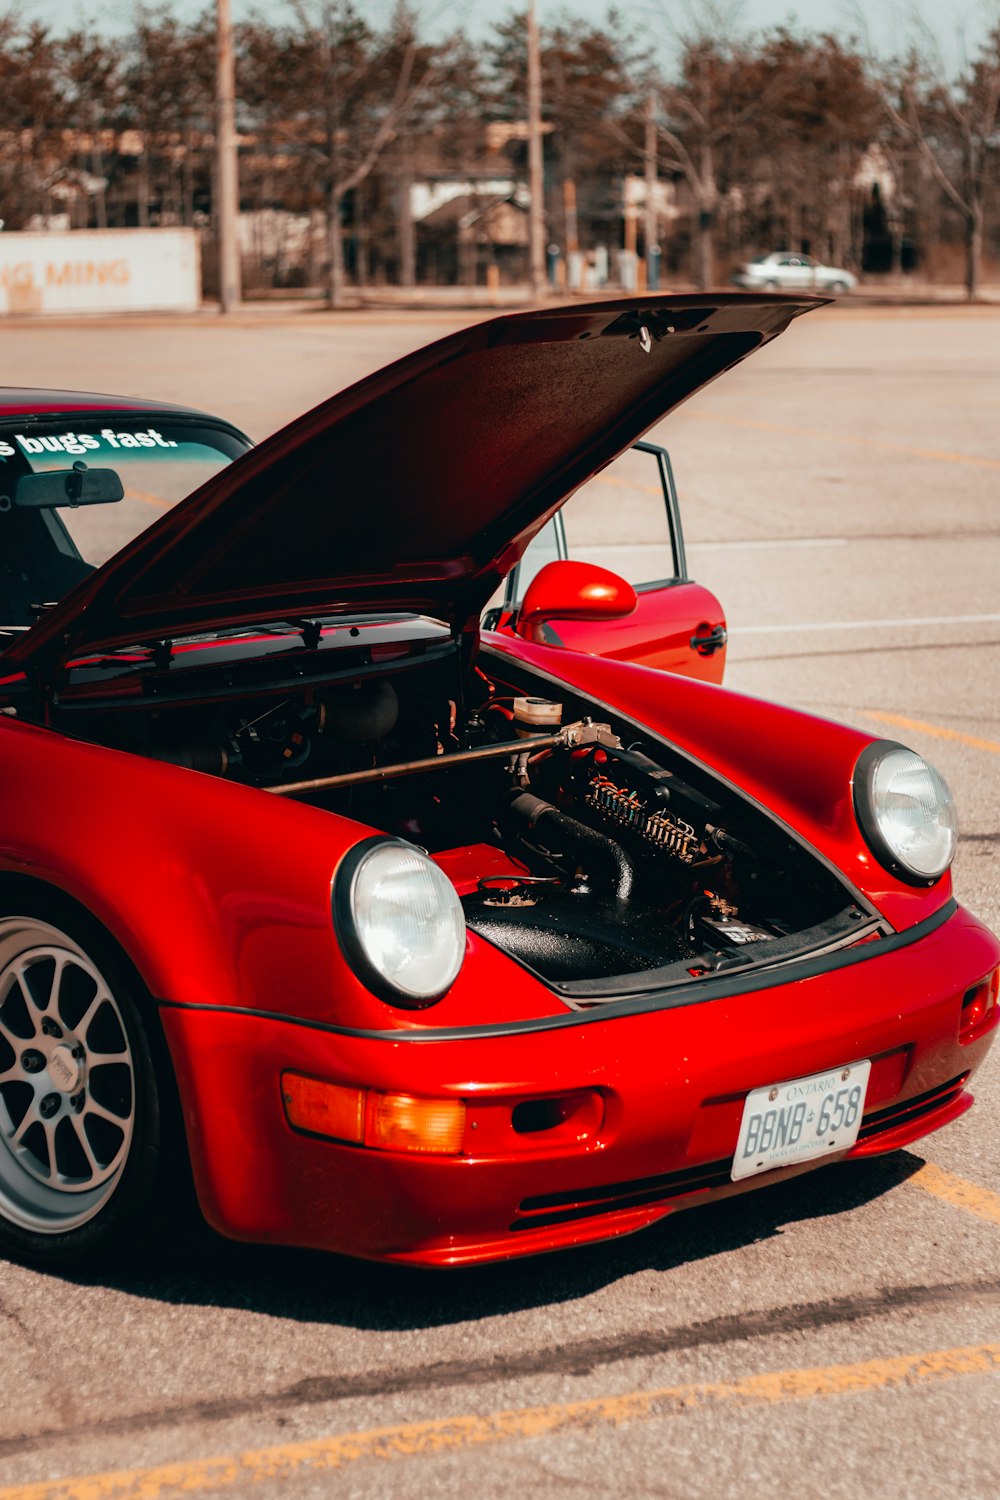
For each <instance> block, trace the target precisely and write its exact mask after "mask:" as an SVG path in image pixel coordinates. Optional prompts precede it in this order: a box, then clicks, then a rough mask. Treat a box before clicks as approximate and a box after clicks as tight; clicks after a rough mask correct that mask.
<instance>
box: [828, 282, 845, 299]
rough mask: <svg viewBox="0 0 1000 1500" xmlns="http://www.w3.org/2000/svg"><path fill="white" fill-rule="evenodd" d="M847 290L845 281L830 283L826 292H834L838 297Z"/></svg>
mask: <svg viewBox="0 0 1000 1500" xmlns="http://www.w3.org/2000/svg"><path fill="white" fill-rule="evenodd" d="M847 289H848V288H847V282H846V281H831V282H830V285H829V287H828V288H827V291H830V292H836V293H837V295H838V296H839V295H840V293H841V292H846V291H847Z"/></svg>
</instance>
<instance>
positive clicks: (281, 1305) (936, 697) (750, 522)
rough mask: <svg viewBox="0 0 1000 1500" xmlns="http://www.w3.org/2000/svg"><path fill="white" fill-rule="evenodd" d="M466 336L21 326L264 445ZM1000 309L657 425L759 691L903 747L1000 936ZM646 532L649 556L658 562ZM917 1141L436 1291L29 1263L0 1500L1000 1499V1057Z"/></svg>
mask: <svg viewBox="0 0 1000 1500" xmlns="http://www.w3.org/2000/svg"><path fill="white" fill-rule="evenodd" d="M473 317H474V315H470V317H469V318H463V316H462V315H461V314H457V313H447V314H434V315H431V314H425V315H422V314H415V313H399V314H392V315H390V314H388V313H384V312H383V313H378V314H364V313H352V314H345V315H326V314H320V313H315V314H301V315H298V316H296V317H291V316H288V317H282V316H280V315H277V314H268V313H247V314H243V315H241V316H240V317H238V318H234V319H232V320H231V321H228V322H223V321H221V320H213V319H183V320H177V321H166V320H161V321H156V320H152V319H141V320H139V319H137V320H135V321H134V322H131V323H126V322H119V323H115V324H112V323H108V324H103V323H97V322H95V323H86V324H84V323H80V324H77V325H68V324H67V325H59V326H57V325H54V324H53V325H50V324H45V325H26V324H25V325H11V326H10V327H8V328H6V329H5V331H4V334H3V340H4V351H5V356H6V358H5V367H4V378H5V379H6V380H7V381H9V382H10V383H15V382H16V383H17V384H20V385H25V386H29V385H40V386H59V387H63V388H67V387H68V388H78V389H92V390H108V391H121V392H127V393H129V394H135V395H143V396H152V397H157V398H161V399H166V400H175V401H183V402H187V403H190V404H193V405H196V406H203V407H206V408H208V409H210V410H215V411H218V412H219V413H221V414H223V415H226V416H229V417H230V418H232V419H233V420H234V421H236V422H237V423H238V424H239V425H241V426H243V427H245V428H246V429H247V430H248V431H249V432H250V433H251V434H252V435H253V436H254V437H257V438H260V437H262V436H264V435H265V434H267V433H268V432H270V431H273V430H274V429H275V428H277V427H278V426H280V425H282V424H283V423H284V422H285V421H287V420H288V419H290V418H291V417H293V416H295V415H296V414H297V413H298V412H299V411H301V410H303V409H304V408H306V407H307V406H309V405H311V404H314V403H315V402H317V401H319V400H321V399H323V398H324V397H325V396H327V395H329V394H331V393H332V392H333V391H335V390H337V389H339V388H341V387H342V386H344V385H345V384H347V383H349V382H350V381H352V380H354V379H357V378H359V377H360V376H361V375H363V374H365V373H367V372H368V371H369V370H372V369H374V368H376V367H377V366H379V365H381V364H383V363H384V362H386V361H387V360H388V359H390V358H392V357H395V356H396V355H398V354H401V353H403V352H405V351H407V350H409V349H412V348H415V347H417V346H419V345H421V344H423V343H425V342H427V341H428V340H429V339H431V338H433V337H436V336H439V335H441V334H443V333H444V332H446V331H448V329H449V328H452V327H456V326H460V325H461V323H462V322H464V321H472V320H473ZM998 430H1000V310H996V311H991V310H988V309H975V310H968V311H966V310H964V309H946V308H936V309H928V310H907V311H887V310H874V309H866V310H856V309H848V308H834V309H831V310H828V311H823V312H820V313H817V314H814V315H811V316H810V317H809V318H806V319H803V320H800V321H799V322H798V323H796V324H795V325H794V326H793V327H792V329H791V330H790V331H789V332H788V333H787V334H786V335H784V336H783V337H782V338H780V339H779V340H777V341H776V342H775V343H774V344H773V345H771V346H770V347H768V348H767V349H765V350H764V351H763V352H762V353H761V354H759V355H757V356H755V357H753V358H752V359H751V360H750V361H748V362H747V363H746V364H745V365H743V366H742V367H741V368H740V369H738V370H737V371H736V372H734V373H733V374H732V375H730V376H728V377H726V378H724V379H723V380H722V381H720V382H719V383H717V384H715V385H713V386H711V387H709V388H708V389H707V390H706V391H704V392H702V393H701V394H700V395H698V396H697V397H696V398H695V399H694V400H692V401H691V402H690V403H689V404H688V405H687V406H685V407H684V408H682V409H681V410H680V411H678V412H677V413H676V414H675V415H674V416H673V417H671V418H670V419H669V420H668V421H667V422H665V423H664V424H662V426H661V427H660V428H659V429H658V430H657V431H656V432H655V433H654V434H653V436H654V437H655V438H656V439H657V440H659V441H662V442H664V443H665V444H666V445H667V446H668V447H669V449H670V452H671V456H672V459H673V463H674V468H675V472H676V475H677V481H678V487H679V490H680V493H681V499H682V505H683V510H684V517H685V527H686V534H687V541H688V554H689V564H690V568H691V572H692V574H693V575H694V576H695V577H696V578H698V579H699V580H700V581H701V582H703V583H706V584H708V585H709V586H710V587H712V588H713V589H714V590H715V591H716V593H718V594H719V596H720V598H721V599H722V601H723V603H724V604H725V606H726V610H727V615H728V620H729V627H730V635H731V646H730V655H729V665H728V669H727V683H728V685H729V686H731V687H733V688H736V689H738V690H740V691H742V692H746V693H750V694H754V695H758V696H762V697H766V698H772V699H777V700H780V701H783V702H788V703H792V704H794V705H796V706H798V707H800V708H803V709H807V710H809V711H810V712H814V713H819V714H822V715H827V716H830V717H833V718H838V719H845V720H850V721H852V722H855V723H857V724H859V725H861V726H863V727H864V728H865V729H867V730H869V731H871V732H874V733H877V734H884V735H886V736H887V737H890V738H895V739H900V740H903V741H904V742H906V743H909V744H912V745H913V746H914V748H916V749H917V750H919V751H920V752H921V753H922V754H925V755H926V756H928V757H929V758H930V759H932V760H933V761H935V762H936V763H937V764H938V765H939V766H940V767H941V769H942V770H943V771H944V773H945V774H946V776H947V777H948V779H949V781H950V782H951V784H952V787H953V789H954V791H955V793H956V797H957V800H958V804H959V813H960V822H961V827H962V831H963V838H962V841H961V844H960V848H959V855H958V859H957V862H956V867H955V880H956V887H957V894H958V896H959V898H960V899H961V900H962V901H963V902H964V903H965V904H966V905H967V906H969V907H971V909H972V910H973V911H974V912H976V913H977V915H979V916H980V917H982V918H984V919H985V920H986V921H987V922H989V923H991V924H992V925H993V926H994V927H997V928H1000V774H998V773H1000V692H998V688H1000V599H998V595H997V589H996V578H997V575H998V571H1000V446H998V443H997V432H998ZM627 524H628V522H627V516H623V517H622V532H623V536H622V540H623V541H624V542H627V540H628V537H627ZM977 1100H978V1102H977V1106H976V1108H975V1109H974V1110H973V1111H972V1112H971V1113H970V1114H969V1115H967V1116H966V1117H965V1118H964V1119H963V1120H961V1121H960V1122H958V1123H957V1124H956V1125H953V1126H951V1127H949V1128H947V1129H945V1130H943V1131H941V1132H939V1133H937V1134H935V1135H932V1136H930V1137H928V1138H927V1139H926V1140H925V1141H923V1142H921V1143H919V1145H918V1146H917V1147H915V1148H912V1149H911V1150H909V1151H904V1152H901V1153H898V1154H897V1155H895V1156H890V1157H887V1158H876V1159H873V1160H870V1161H868V1162H865V1163H858V1164H855V1165H851V1166H835V1167H831V1168H829V1169H827V1170H826V1171H821V1172H818V1173H814V1174H811V1175H810V1176H808V1177H805V1178H801V1179H798V1180H796V1181H793V1182H790V1183H787V1184H785V1185H783V1186H780V1187H776V1188H772V1189H770V1190H764V1191H761V1192H758V1193H756V1194H753V1195H750V1196H747V1197H743V1198H740V1199H736V1200H733V1201H730V1202H728V1203H724V1204H720V1205H717V1206H716V1207H713V1208H709V1209H706V1210H703V1211H700V1212H696V1213H690V1214H684V1215H677V1216H675V1217H671V1218H668V1219H667V1220H665V1221H664V1222H663V1223H662V1224H661V1225H659V1226H658V1227H656V1228H654V1229H652V1230H647V1231H645V1232H644V1233H642V1234H640V1235H638V1236H635V1237H633V1238H630V1239H624V1240H620V1241H617V1242H612V1243H609V1244H606V1245H602V1246H599V1247H596V1248H591V1249H587V1250H583V1251H578V1252H575V1253H566V1254H559V1255H553V1256H549V1257H546V1258H544V1259H541V1260H535V1261H515V1262H512V1263H511V1264H509V1265H505V1266H499V1267H492V1268H489V1269H487V1270H484V1271H479V1272H460V1273H448V1274H446V1275H420V1274H414V1273H409V1272H403V1271H399V1270H388V1269H382V1268H378V1267H369V1266H364V1265H361V1264H356V1263H351V1262H347V1261H343V1260H339V1259H336V1258H333V1257H322V1256H312V1255H306V1254H301V1253H293V1252H288V1251H277V1250H268V1249H257V1248H246V1247H240V1246H235V1245H228V1244H224V1243H222V1242H220V1241H217V1240H214V1239H212V1238H210V1237H209V1236H207V1235H205V1236H204V1237H195V1238H193V1239H192V1240H191V1241H190V1242H189V1243H185V1244H184V1245H183V1246H181V1247H179V1248H177V1247H174V1248H172V1249H171V1250H170V1251H169V1252H167V1251H164V1252H163V1253H162V1254H161V1255H160V1256H158V1257H154V1258H153V1260H152V1261H150V1262H149V1263H144V1264H142V1265H137V1266H135V1267H134V1268H132V1269H129V1270H125V1271H118V1272H116V1273H115V1274H114V1275H109V1276H108V1277H106V1278H103V1279H101V1278H98V1279H94V1280H90V1281H78V1280H71V1279H63V1278H60V1277H55V1276H43V1275H39V1274H36V1273H34V1272H31V1271H27V1270H24V1269H22V1268H20V1267H15V1266H9V1265H3V1266H2V1267H0V1341H2V1342H0V1350H2V1357H3V1368H4V1401H3V1403H2V1408H0V1500H15V1497H16V1500H112V1497H113V1500H139V1497H142V1500H161V1497H162V1500H168V1497H172V1496H175V1495H180V1494H185V1495H189V1496H195V1497H197V1496H200V1495H202V1494H205V1495H208V1494H221V1495H231V1496H240V1497H242V1496H245V1495H251V1494H252V1495H253V1496H255V1497H260V1500H271V1497H272V1496H277V1495H279V1494H280V1495H281V1496H283V1497H285V1496H288V1497H292V1500H304V1497H312V1496H316V1497H320V1496H323V1497H325V1496H330V1495H336V1496H338V1497H340V1496H344V1497H348V1496H381V1495H389V1494H391V1495H392V1496H393V1497H400V1500H408V1497H414V1500H417V1497H423V1496H426V1495H429V1494H435V1495H440V1496H443V1497H448V1496H455V1497H458V1496H462V1497H467V1496H469V1495H476V1496H479V1497H482V1500H492V1497H500V1496H506V1495H507V1494H508V1493H510V1492H511V1491H514V1492H519V1493H521V1494H523V1495H525V1496H528V1495H538V1496H549V1495H561V1494H566V1495H573V1496H577V1495H580V1496H583V1495H590V1494H598V1493H602V1492H607V1491H609V1490H613V1491H614V1492H616V1493H620V1494H627V1495H629V1496H630V1497H644V1496H657V1497H671V1500H681V1497H685V1500H686V1497H691V1500H701V1497H705V1500H709V1497H713V1500H717V1497H727V1496H737V1495H738V1496H744V1495H747V1494H751V1493H752V1494H754V1495H755V1496H759V1497H769V1496H771V1495H776V1494H779V1493H780V1494H783V1495H784V1494H796V1495H809V1494H816V1495H822V1496H823V1497H824V1500H862V1497H863V1500H872V1497H878V1500H881V1497H885V1500H890V1497H901V1496H912V1495H920V1496H921V1497H926V1500H933V1497H937V1496H942V1497H943V1496H945V1495H948V1496H951V1495H953V1494H955V1493H956V1492H961V1493H963V1494H964V1495H965V1496H967V1497H969V1500H986V1497H992V1496H994V1495H995V1494H996V1493H997V1491H998V1489H1000V1443H998V1441H997V1414H998V1410H1000V1128H998V1126H1000V1054H997V1055H996V1056H995V1057H994V1058H992V1059H991V1060H990V1062H989V1063H988V1065H987V1067H986V1068H985V1069H984V1071H983V1073H982V1074H981V1075H980V1079H979V1084H978V1088H977Z"/></svg>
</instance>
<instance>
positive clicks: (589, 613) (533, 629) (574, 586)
mask: <svg viewBox="0 0 1000 1500" xmlns="http://www.w3.org/2000/svg"><path fill="white" fill-rule="evenodd" d="M637 602H638V601H637V599H636V595H635V589H634V588H633V587H632V585H631V584H630V583H626V582H625V579H624V578H619V577H618V574H617V573H611V572H609V570H608V569H607V568H599V567H598V566H597V564H596V563H584V562H550V563H546V564H545V567H544V568H541V569H540V570H539V571H538V572H537V573H536V574H535V576H534V578H533V579H532V580H531V583H530V584H529V585H528V592H527V593H526V594H525V596H524V599H523V601H522V603H521V608H520V609H519V610H518V612H517V619H516V621H515V622H514V629H515V631H516V632H517V634H518V635H520V636H523V637H524V639H525V640H526V641H539V642H544V639H545V638H544V636H543V634H542V626H543V625H544V624H545V622H546V620H620V619H622V618H624V616H625V615H630V614H631V613H632V611H633V610H634V609H635V607H636V604H637Z"/></svg>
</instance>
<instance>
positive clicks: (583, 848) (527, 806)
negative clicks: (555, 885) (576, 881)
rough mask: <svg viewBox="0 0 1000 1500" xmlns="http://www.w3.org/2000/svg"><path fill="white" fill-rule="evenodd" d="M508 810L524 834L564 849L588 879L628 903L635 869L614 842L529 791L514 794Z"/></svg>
mask: <svg viewBox="0 0 1000 1500" xmlns="http://www.w3.org/2000/svg"><path fill="white" fill-rule="evenodd" d="M510 811H511V813H513V815H514V817H515V818H516V819H517V820H518V821H519V822H523V823H524V824H525V825H526V831H527V832H529V833H531V832H533V831H534V830H536V829H537V830H538V832H539V834H540V835H541V836H542V837H543V838H544V839H545V841H546V843H551V844H552V845H553V848H554V849H555V850H559V851H560V852H561V851H562V850H563V849H567V850H569V851H571V852H572V853H573V854H574V855H577V856H579V858H580V860H581V863H582V864H583V865H584V866H585V868H586V871H587V874H588V875H589V876H590V878H591V879H592V880H598V881H600V882H601V883H602V884H607V885H609V886H610V887H611V890H612V892H613V894H614V897H615V900H616V901H619V902H621V903H622V904H624V903H625V902H626V901H628V899H629V898H630V896H631V895H632V887H633V886H634V884H635V867H634V866H633V864H632V861H631V860H630V859H629V857H628V855H627V854H626V853H625V851H624V849H623V848H622V847H621V845H620V844H616V843H615V841H614V839H609V838H608V837H607V835H606V834H603V833H598V831H597V829H596V828H588V826H587V824H586V823H580V822H578V821H577V819H576V818H571V817H570V815H569V813H564V812H560V811H559V808H558V807H553V805H552V803H551V802H546V801H544V799H543V798H541V797H536V796H534V795H533V794H532V793H531V792H515V793H514V794H513V795H512V797H511V800H510Z"/></svg>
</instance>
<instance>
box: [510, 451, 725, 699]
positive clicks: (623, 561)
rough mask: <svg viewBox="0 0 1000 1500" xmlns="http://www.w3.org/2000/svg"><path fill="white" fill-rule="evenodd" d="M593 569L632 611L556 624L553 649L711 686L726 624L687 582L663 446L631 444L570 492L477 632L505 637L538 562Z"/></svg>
mask: <svg viewBox="0 0 1000 1500" xmlns="http://www.w3.org/2000/svg"><path fill="white" fill-rule="evenodd" d="M565 558H572V559H573V560H575V561H578V562H591V563H597V564H599V565H600V566H601V567H604V568H610V569H611V571H612V572H613V573H617V574H618V575H619V576H620V577H622V578H625V579H627V580H628V582H629V583H631V584H632V586H633V588H634V589H635V591H636V596H637V605H636V608H635V610H634V612H633V613H632V614H631V615H627V616H626V617H625V618H624V619H620V620H603V621H599V622H597V621H587V620H566V621H561V620H557V621H555V622H554V623H552V624H549V625H546V626H545V627H544V628H543V633H544V636H545V638H546V639H547V640H549V641H550V643H551V644H552V645H554V646H561V647H564V648H567V649H569V650H572V651H587V652H591V653H592V654H594V655H596V656H607V657H610V658H613V659H615V660H618V661H628V662H635V663H636V664H638V665H641V666H649V667H659V668H661V669H662V670H664V671H668V672H679V673H681V674H682V675H683V676H686V677H699V678H701V679H703V680H704V681H707V682H721V681H722V676H723V672H724V670H725V660H726V640H727V634H726V620H725V615H724V613H723V610H722V605H721V604H720V603H719V601H718V599H717V598H716V597H715V595H714V594H713V593H711V591H710V590H709V589H706V588H704V587H703V586H702V585H701V584H699V583H695V582H694V580H693V579H691V578H689V577H688V573H687V560H686V556H685V550H684V537H683V532H682V529H681V519H680V509H679V506H678V501H677V490H676V486H675V484H674V476H673V470H672V468H671V465H670V458H669V455H668V454H667V451H666V449H664V448H660V447H658V446H657V445H656V444H654V443H645V442H643V443H636V444H635V446H634V447H633V448H631V449H629V450H628V452H626V453H624V454H622V455H621V457H620V458H617V459H615V461H614V462H613V463H611V464H609V465H608V467H607V468H606V469H603V470H602V471H601V473H599V474H596V475H595V476H594V478H593V479H590V480H588V481H587V483H586V484H584V485H581V487H580V489H578V490H577V491H576V492H575V494H573V495H571V496H570V498H569V500H568V501H567V502H566V504H565V505H564V506H563V508H562V510H561V511H559V512H558V514H557V515H555V516H554V517H553V518H552V520H551V521H549V522H548V523H547V524H546V525H545V526H544V527H543V528H542V530H541V531H540V532H539V534H538V535H537V536H536V537H535V539H534V540H533V541H532V543H531V545H530V546H529V547H528V549H527V551H526V552H525V554H524V556H523V557H522V559H521V561H520V563H519V564H518V566H517V567H516V568H515V569H514V571H513V572H512V573H511V574H510V575H509V576H508V578H507V581H506V588H505V591H504V595H503V600H502V603H500V604H499V605H495V606H494V608H493V609H491V610H490V611H488V613H487V615H486V617H485V618H484V621H483V623H484V626H485V628H487V629H495V630H499V631H500V632H501V633H504V634H508V635H512V634H514V621H515V619H516V615H517V609H518V605H519V604H520V601H521V600H522V599H523V598H524V594H525V590H526V589H527V587H528V585H529V583H530V582H531V580H532V579H533V578H534V576H535V574H536V573H538V572H539V570H540V569H541V568H543V567H544V566H545V564H546V563H549V562H553V561H556V560H559V559H565Z"/></svg>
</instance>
